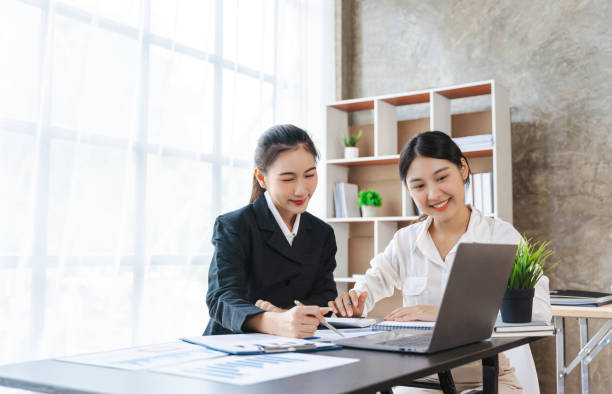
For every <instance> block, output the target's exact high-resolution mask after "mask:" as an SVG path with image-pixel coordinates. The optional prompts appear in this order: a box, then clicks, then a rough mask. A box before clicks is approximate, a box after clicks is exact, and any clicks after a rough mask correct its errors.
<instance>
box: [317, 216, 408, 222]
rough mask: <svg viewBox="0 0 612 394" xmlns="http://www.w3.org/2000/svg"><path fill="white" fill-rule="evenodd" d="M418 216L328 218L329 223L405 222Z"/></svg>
mask: <svg viewBox="0 0 612 394" xmlns="http://www.w3.org/2000/svg"><path fill="white" fill-rule="evenodd" d="M417 218H418V216H380V217H373V218H363V217H358V218H326V219H325V221H326V222H327V223H359V222H366V223H369V222H405V221H408V220H415V219H417Z"/></svg>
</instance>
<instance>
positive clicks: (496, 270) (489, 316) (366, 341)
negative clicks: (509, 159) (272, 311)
mask: <svg viewBox="0 0 612 394" xmlns="http://www.w3.org/2000/svg"><path fill="white" fill-rule="evenodd" d="M516 250H517V246H516V245H502V244H481V243H461V244H459V245H458V247H457V254H456V255H455V261H454V263H453V267H452V268H451V272H450V275H449V278H448V283H447V285H446V290H445V291H444V296H443V298H442V303H441V305H440V309H439V311H438V316H437V318H436V324H435V326H434V328H433V330H431V331H429V330H428V331H425V332H424V331H423V330H411V329H405V330H393V331H386V332H383V333H380V334H372V335H367V336H362V337H353V338H346V339H340V340H338V341H334V342H335V343H336V344H338V345H342V346H346V347H353V348H359V349H373V350H386V351H392V352H406V353H435V352H439V351H442V350H446V349H451V348H454V347H458V346H462V345H467V344H469V343H473V342H479V341H482V340H484V339H487V338H489V337H490V336H491V333H492V332H493V327H494V325H495V319H496V318H497V312H498V311H499V308H500V306H501V303H502V299H503V297H504V292H505V290H506V285H507V283H508V278H509V277H510V272H511V271H512V266H513V262H514V256H515V255H516Z"/></svg>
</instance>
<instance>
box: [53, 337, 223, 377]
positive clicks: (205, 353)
mask: <svg viewBox="0 0 612 394" xmlns="http://www.w3.org/2000/svg"><path fill="white" fill-rule="evenodd" d="M223 356H225V353H222V352H217V351H214V350H210V349H207V348H204V347H201V346H197V345H190V344H188V343H185V342H182V341H177V342H170V343H162V344H157V345H147V346H139V347H134V348H127V349H119V350H112V351H108V352H100V353H89V354H80V355H76V356H69V357H62V358H59V359H58V360H60V361H68V362H73V363H79V364H90V365H98V366H101V367H110V368H120V369H132V370H137V369H148V368H154V367H159V366H162V365H168V364H176V363H181V362H184V361H191V360H197V359H203V358H213V357H223Z"/></svg>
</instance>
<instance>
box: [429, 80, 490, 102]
mask: <svg viewBox="0 0 612 394" xmlns="http://www.w3.org/2000/svg"><path fill="white" fill-rule="evenodd" d="M434 92H436V93H438V94H440V95H442V96H444V97H446V98H449V99H458V98H464V97H474V96H482V95H484V94H491V82H485V83H482V84H479V85H469V86H458V87H452V88H448V89H436V90H434Z"/></svg>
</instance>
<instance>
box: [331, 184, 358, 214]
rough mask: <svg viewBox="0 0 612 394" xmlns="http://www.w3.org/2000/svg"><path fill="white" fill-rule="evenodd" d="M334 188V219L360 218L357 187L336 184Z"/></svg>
mask: <svg viewBox="0 0 612 394" xmlns="http://www.w3.org/2000/svg"><path fill="white" fill-rule="evenodd" d="M334 186H335V187H334V208H335V210H336V217H337V218H358V217H360V216H361V215H360V214H359V203H358V200H359V194H358V192H357V185H355V184H353V183H345V182H338V183H336V184H335V185H334Z"/></svg>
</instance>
